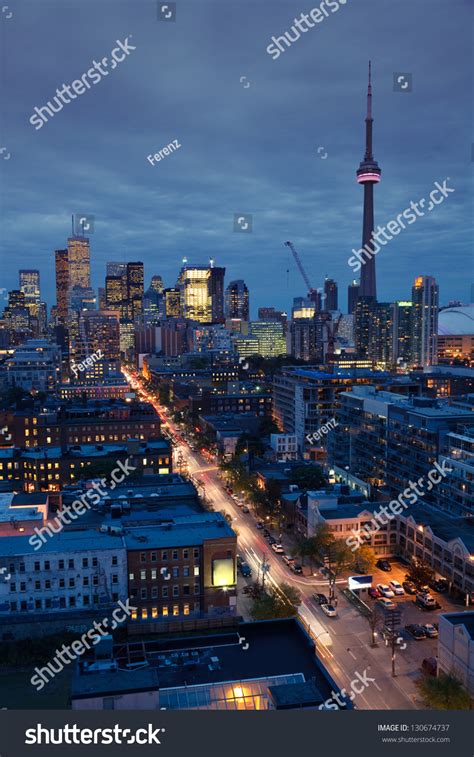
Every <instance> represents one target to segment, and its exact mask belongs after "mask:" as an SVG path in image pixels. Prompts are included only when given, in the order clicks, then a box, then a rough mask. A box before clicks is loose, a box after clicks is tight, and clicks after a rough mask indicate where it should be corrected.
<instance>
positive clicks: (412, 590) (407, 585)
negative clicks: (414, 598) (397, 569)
mask: <svg viewBox="0 0 474 757" xmlns="http://www.w3.org/2000/svg"><path fill="white" fill-rule="evenodd" d="M402 586H403V588H404V589H405V591H406V593H407V594H416V586H415V584H414V583H413V581H404V582H403V583H402Z"/></svg>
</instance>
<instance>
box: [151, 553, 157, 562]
mask: <svg viewBox="0 0 474 757" xmlns="http://www.w3.org/2000/svg"><path fill="white" fill-rule="evenodd" d="M151 561H152V562H156V552H152V553H151Z"/></svg>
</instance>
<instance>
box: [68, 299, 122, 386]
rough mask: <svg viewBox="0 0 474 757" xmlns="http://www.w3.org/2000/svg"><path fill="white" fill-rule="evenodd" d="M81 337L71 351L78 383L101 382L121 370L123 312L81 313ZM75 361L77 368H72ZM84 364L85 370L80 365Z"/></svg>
mask: <svg viewBox="0 0 474 757" xmlns="http://www.w3.org/2000/svg"><path fill="white" fill-rule="evenodd" d="M78 332H79V333H78V338H77V340H76V342H75V345H74V350H73V351H72V352H71V356H70V357H71V359H70V377H71V381H73V382H74V383H88V382H91V381H92V382H96V381H101V380H102V379H105V378H107V377H108V376H109V375H110V374H116V373H117V372H118V371H119V370H120V333H119V313H118V312H115V313H114V312H112V311H100V310H86V311H83V312H82V313H80V314H79V329H78ZM73 360H74V363H75V369H74V370H72V364H73ZM79 363H81V364H82V370H81V369H80V368H79V367H78V365H79Z"/></svg>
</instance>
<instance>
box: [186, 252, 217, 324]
mask: <svg viewBox="0 0 474 757" xmlns="http://www.w3.org/2000/svg"><path fill="white" fill-rule="evenodd" d="M224 274H225V268H214V265H213V263H212V261H211V263H210V264H209V265H208V266H199V265H197V266H191V265H187V264H185V265H184V266H183V267H182V269H181V271H180V274H179V278H178V284H179V289H180V311H181V313H182V315H183V317H184V318H187V319H189V320H193V321H199V322H200V323H213V322H221V323H222V322H224V320H225V319H224Z"/></svg>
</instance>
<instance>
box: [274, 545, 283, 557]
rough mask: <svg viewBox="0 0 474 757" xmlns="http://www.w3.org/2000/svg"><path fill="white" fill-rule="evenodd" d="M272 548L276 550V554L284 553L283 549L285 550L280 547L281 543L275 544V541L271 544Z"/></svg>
mask: <svg viewBox="0 0 474 757" xmlns="http://www.w3.org/2000/svg"><path fill="white" fill-rule="evenodd" d="M272 549H273V551H274V552H276V553H277V555H281V554H283V553H284V551H285V550H284V549H283V547H282V545H281V544H276V543H275V544H272Z"/></svg>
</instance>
